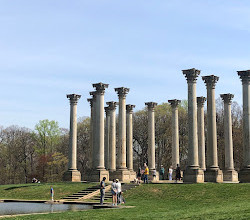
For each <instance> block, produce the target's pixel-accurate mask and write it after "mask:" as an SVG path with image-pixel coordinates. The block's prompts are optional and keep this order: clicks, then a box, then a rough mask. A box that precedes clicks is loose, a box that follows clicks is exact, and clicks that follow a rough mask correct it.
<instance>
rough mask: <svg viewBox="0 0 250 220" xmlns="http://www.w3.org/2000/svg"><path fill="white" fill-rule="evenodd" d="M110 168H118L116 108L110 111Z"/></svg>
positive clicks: (112, 169)
mask: <svg viewBox="0 0 250 220" xmlns="http://www.w3.org/2000/svg"><path fill="white" fill-rule="evenodd" d="M109 135H110V136H109V158H110V159H109V170H111V171H114V170H116V114H115V109H113V110H111V112H110V132H109Z"/></svg>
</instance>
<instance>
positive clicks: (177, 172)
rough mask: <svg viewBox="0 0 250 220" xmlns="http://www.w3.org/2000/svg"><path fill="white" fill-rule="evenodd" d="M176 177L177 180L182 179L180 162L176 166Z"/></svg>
mask: <svg viewBox="0 0 250 220" xmlns="http://www.w3.org/2000/svg"><path fill="white" fill-rule="evenodd" d="M175 177H176V182H177V180H181V168H180V167H179V164H177V167H176V174H175Z"/></svg>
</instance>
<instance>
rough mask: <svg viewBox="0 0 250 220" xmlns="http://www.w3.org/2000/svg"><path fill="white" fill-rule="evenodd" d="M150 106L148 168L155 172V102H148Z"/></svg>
mask: <svg viewBox="0 0 250 220" xmlns="http://www.w3.org/2000/svg"><path fill="white" fill-rule="evenodd" d="M145 104H146V105H147V106H148V167H149V170H155V106H156V105H157V103H155V102H146V103H145Z"/></svg>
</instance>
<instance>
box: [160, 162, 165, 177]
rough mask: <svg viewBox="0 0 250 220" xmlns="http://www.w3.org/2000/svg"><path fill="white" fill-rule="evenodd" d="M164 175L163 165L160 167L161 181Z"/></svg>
mask: <svg viewBox="0 0 250 220" xmlns="http://www.w3.org/2000/svg"><path fill="white" fill-rule="evenodd" d="M164 173H165V169H164V167H163V165H161V169H160V175H161V179H162V180H164Z"/></svg>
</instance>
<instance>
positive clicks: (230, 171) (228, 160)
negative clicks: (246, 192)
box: [220, 93, 238, 182]
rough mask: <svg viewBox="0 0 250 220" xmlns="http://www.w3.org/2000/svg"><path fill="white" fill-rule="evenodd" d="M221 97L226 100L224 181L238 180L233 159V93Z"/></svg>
mask: <svg viewBox="0 0 250 220" xmlns="http://www.w3.org/2000/svg"><path fill="white" fill-rule="evenodd" d="M220 97H221V98H222V100H223V101H224V137H225V170H224V172H223V179H224V181H230V182H238V173H237V172H236V171H235V170H234V159H233V132H232V117H231V103H232V99H233V97H234V95H233V94H230V93H228V94H221V95H220Z"/></svg>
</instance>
